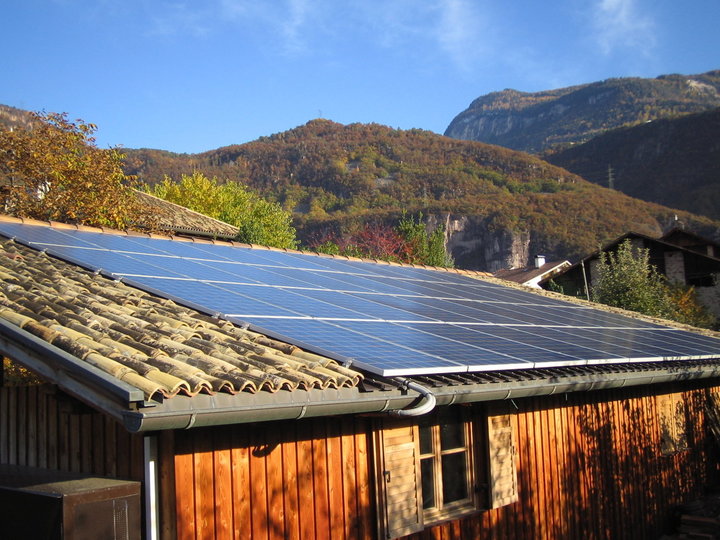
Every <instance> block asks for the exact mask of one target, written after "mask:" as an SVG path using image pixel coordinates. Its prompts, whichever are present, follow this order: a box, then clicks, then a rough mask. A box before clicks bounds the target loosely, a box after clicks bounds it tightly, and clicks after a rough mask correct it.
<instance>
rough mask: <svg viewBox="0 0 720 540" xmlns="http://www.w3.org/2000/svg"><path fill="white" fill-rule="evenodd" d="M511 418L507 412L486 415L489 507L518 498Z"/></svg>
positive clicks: (495, 506) (504, 503) (511, 501)
mask: <svg viewBox="0 0 720 540" xmlns="http://www.w3.org/2000/svg"><path fill="white" fill-rule="evenodd" d="M512 419H513V417H512V415H509V414H501V415H489V416H488V459H489V462H490V507H491V508H498V507H500V506H505V505H507V504H510V503H513V502H515V501H517V500H518V490H517V468H516V466H515V440H514V436H513V425H512Z"/></svg>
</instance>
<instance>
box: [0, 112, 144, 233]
mask: <svg viewBox="0 0 720 540" xmlns="http://www.w3.org/2000/svg"><path fill="white" fill-rule="evenodd" d="M95 130H96V127H95V125H93V124H89V123H84V122H82V121H78V122H77V123H76V122H71V121H69V120H68V119H67V115H65V114H55V113H49V114H34V115H33V123H32V124H31V125H30V127H28V128H21V129H10V128H7V129H4V130H2V131H0V186H1V189H2V191H0V203H1V204H2V205H3V207H4V211H5V212H6V213H9V214H13V215H16V216H19V217H30V218H35V219H41V220H56V221H63V222H68V223H78V224H83V225H95V226H108V227H115V228H126V227H127V226H128V225H130V224H131V222H132V220H133V219H137V217H138V215H139V213H140V210H139V208H138V207H137V205H136V202H135V195H134V191H133V190H132V185H133V178H132V177H131V176H128V175H126V174H125V173H124V172H123V170H122V167H121V163H122V159H123V155H122V153H120V151H119V150H118V149H115V148H112V149H100V148H98V147H97V146H96V145H95V139H94V138H93V133H94V132H95Z"/></svg>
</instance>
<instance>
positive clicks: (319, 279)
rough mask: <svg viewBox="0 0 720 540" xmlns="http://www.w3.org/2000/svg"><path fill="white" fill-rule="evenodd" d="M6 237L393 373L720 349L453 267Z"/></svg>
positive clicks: (187, 245)
mask: <svg viewBox="0 0 720 540" xmlns="http://www.w3.org/2000/svg"><path fill="white" fill-rule="evenodd" d="M0 234H3V235H5V236H7V237H10V238H15V239H16V240H17V241H19V242H22V243H24V244H26V245H28V246H31V247H34V248H36V249H40V250H46V251H47V252H48V253H49V254H52V255H55V256H58V257H60V258H63V259H65V260H68V261H70V262H74V263H76V264H80V265H82V266H84V267H86V268H91V269H93V270H96V271H100V272H102V273H103V274H105V275H108V276H110V277H114V278H116V279H123V281H126V282H128V283H129V284H131V285H135V286H138V287H141V288H144V289H146V290H149V291H151V292H154V293H157V294H160V295H162V296H165V297H167V298H171V299H173V300H176V301H178V302H179V303H183V304H186V305H190V306H192V307H197V308H200V309H203V310H204V311H206V312H209V313H212V314H215V315H218V316H221V317H224V318H226V319H228V320H231V321H233V322H236V323H238V324H247V325H250V327H251V328H253V329H255V330H258V331H261V332H264V333H267V334H269V335H271V336H275V337H278V338H281V339H284V340H286V341H288V342H291V343H295V344H298V345H301V346H304V347H307V348H309V349H310V350H315V351H318V352H322V353H324V354H329V355H330V356H332V357H334V358H337V359H338V360H340V361H350V360H351V361H352V362H353V363H354V365H356V366H358V367H362V368H364V369H367V370H369V371H372V372H374V373H378V374H381V375H386V376H395V375H421V374H431V373H432V374H437V373H453V372H454V373H458V372H465V371H485V370H506V369H529V368H537V367H556V366H572V365H585V364H599V363H622V362H642V361H660V360H670V359H672V360H678V359H703V358H718V357H720V340H717V339H714V338H711V337H706V336H703V335H699V334H695V333H692V332H687V331H683V330H679V329H676V328H670V327H664V326H660V325H656V324H651V323H648V322H645V321H641V320H637V319H634V318H630V317H625V316H622V315H618V314H615V313H610V312H607V311H604V310H600V309H597V308H593V307H588V306H586V305H582V304H577V303H571V302H566V301H561V300H556V299H554V298H548V297H545V296H541V295H538V294H534V293H531V292H526V291H523V290H518V289H516V288H511V287H505V286H502V285H497V284H495V283H490V282H487V281H482V280H478V279H475V278H472V277H469V276H467V275H462V274H457V273H453V272H444V271H436V270H430V269H423V268H412V267H406V266H397V265H387V264H380V263H369V262H360V261H349V260H345V259H342V258H328V257H319V256H315V255H310V254H300V253H287V252H283V251H273V250H265V249H254V248H249V247H248V248H245V247H237V246H230V245H221V244H203V243H191V242H181V241H175V240H170V239H158V238H149V237H143V236H126V235H118V234H110V233H100V232H87V231H78V230H73V229H56V228H52V227H49V226H42V225H29V224H15V223H0Z"/></svg>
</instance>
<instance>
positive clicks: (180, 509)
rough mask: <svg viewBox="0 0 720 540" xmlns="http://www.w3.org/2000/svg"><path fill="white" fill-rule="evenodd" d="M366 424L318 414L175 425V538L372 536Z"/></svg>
mask: <svg viewBox="0 0 720 540" xmlns="http://www.w3.org/2000/svg"><path fill="white" fill-rule="evenodd" d="M369 425H370V422H369V420H367V419H364V418H355V419H353V418H349V419H348V418H344V419H337V418H322V419H313V420H303V421H297V422H281V423H273V424H267V425H264V424H256V425H238V426H226V427H218V428H201V429H193V430H188V431H177V432H176V433H175V435H174V438H175V451H176V456H175V490H176V491H177V506H176V516H177V517H176V525H177V537H178V538H197V539H200V538H230V537H234V538H253V539H268V540H269V539H277V538H283V539H284V538H350V539H363V538H374V537H375V535H376V530H375V511H374V508H373V504H374V503H373V500H374V496H373V493H372V491H371V489H372V488H371V486H370V484H369V482H370V471H369V468H370V464H369V459H370V451H369V447H368V436H367V434H368V430H369ZM268 428H269V429H268ZM209 448H212V449H213V450H212V451H209V450H208V449H209ZM199 456H203V458H202V460H203V461H204V460H207V462H208V463H212V464H213V466H212V467H210V466H209V465H205V464H203V462H201V461H200V458H199ZM208 499H209V500H208ZM211 524H214V527H215V530H214V531H213V530H211V527H210V525H211ZM228 532H232V534H226V533H228Z"/></svg>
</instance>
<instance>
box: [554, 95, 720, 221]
mask: <svg viewBox="0 0 720 540" xmlns="http://www.w3.org/2000/svg"><path fill="white" fill-rule="evenodd" d="M545 159H547V160H548V161H549V162H551V163H554V164H556V165H558V166H560V167H564V168H566V169H568V170H570V171H573V172H574V173H576V174H578V175H580V176H582V177H583V178H585V179H587V180H590V181H592V182H595V183H597V184H600V185H603V186H608V187H613V188H614V189H617V190H619V191H622V192H623V193H626V194H628V195H631V196H633V197H638V198H642V199H644V200H648V201H653V202H657V203H660V204H664V205H667V206H673V207H676V208H682V209H684V210H687V211H690V212H694V213H696V214H703V215H706V216H710V217H712V218H714V219H720V108H718V109H714V110H712V111H709V112H704V113H698V114H691V115H686V116H682V117H680V118H675V119H665V120H657V121H654V122H649V123H645V124H642V125H640V126H636V127H631V128H622V129H617V130H613V131H610V132H608V133H606V134H604V135H599V136H598V137H595V138H594V139H591V140H590V141H588V142H586V143H584V144H580V145H576V146H573V147H570V148H567V149H564V150H562V151H559V152H556V153H549V154H547V155H546V156H545Z"/></svg>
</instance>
